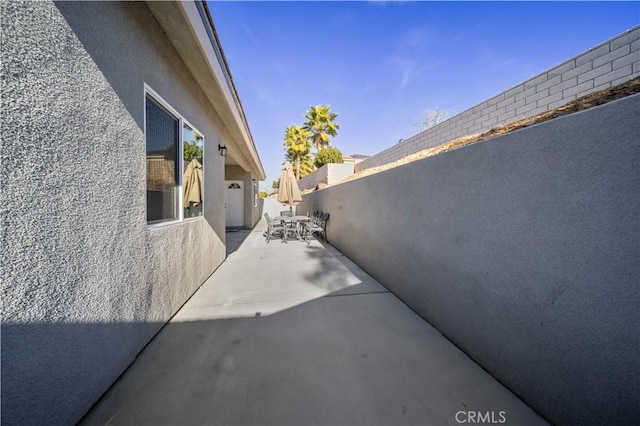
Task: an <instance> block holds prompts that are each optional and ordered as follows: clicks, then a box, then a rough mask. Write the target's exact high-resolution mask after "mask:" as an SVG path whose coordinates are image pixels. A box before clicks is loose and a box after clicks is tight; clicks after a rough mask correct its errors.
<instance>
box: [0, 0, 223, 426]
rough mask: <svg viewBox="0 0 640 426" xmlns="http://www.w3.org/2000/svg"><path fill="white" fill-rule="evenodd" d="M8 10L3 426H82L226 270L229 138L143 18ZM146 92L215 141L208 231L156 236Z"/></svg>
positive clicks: (121, 9)
mask: <svg viewBox="0 0 640 426" xmlns="http://www.w3.org/2000/svg"><path fill="white" fill-rule="evenodd" d="M1 10H2V22H3V25H2V28H1V31H2V40H3V45H2V46H3V47H2V51H1V55H2V81H3V84H2V103H3V120H2V124H1V125H2V142H1V143H2V146H1V150H0V151H1V157H0V159H1V161H2V167H0V177H1V180H2V190H1V192H0V212H1V215H2V223H3V226H2V234H1V238H2V240H1V243H0V245H2V247H3V251H2V258H1V259H2V260H1V265H0V266H1V269H2V274H1V276H2V281H3V283H2V302H1V303H2V423H3V424H5V423H6V424H21V425H28V424H51V425H55V424H73V423H75V422H76V421H78V420H79V419H80V418H81V416H82V415H83V413H85V412H86V410H88V409H89V408H90V407H91V405H92V404H93V403H94V402H95V401H96V400H97V399H98V398H99V397H100V396H101V395H102V394H103V393H104V391H106V390H107V388H108V387H109V386H110V385H111V384H112V383H113V382H114V381H115V380H116V379H117V377H118V376H119V375H120V374H121V373H122V372H123V371H124V369H125V368H126V367H127V366H128V365H129V364H130V363H131V362H132V361H133V359H134V358H135V356H136V354H137V353H138V352H139V351H140V350H141V349H142V348H143V347H144V346H145V344H146V343H147V342H149V340H150V339H151V338H152V337H153V336H154V335H155V333H157V332H158V330H159V329H160V328H161V327H162V325H163V324H164V323H165V322H166V321H168V320H169V319H170V317H171V316H172V315H173V314H174V313H175V312H176V311H177V310H178V309H179V308H180V306H181V305H182V304H183V303H184V302H185V301H186V300H187V299H188V298H189V297H190V295H191V294H193V292H194V291H195V290H196V289H197V288H198V287H199V286H200V285H201V284H202V283H203V282H204V281H205V279H206V278H207V277H208V276H210V275H211V274H212V273H213V272H214V270H215V269H216V268H217V267H218V266H219V265H220V264H221V263H222V262H223V260H224V258H225V215H224V192H223V189H224V185H223V183H224V179H225V176H224V162H223V158H222V157H220V155H218V150H217V146H218V144H222V145H224V144H225V142H226V141H225V136H224V135H225V130H224V129H222V128H220V127H219V125H218V124H217V123H219V117H217V114H216V110H215V108H214V106H212V105H211V103H210V102H209V101H208V98H207V97H206V96H205V95H204V94H203V92H202V91H201V89H200V87H199V86H198V85H197V84H196V83H194V80H193V78H192V76H191V75H190V74H189V71H188V70H187V68H186V66H185V64H184V63H183V61H182V59H181V56H180V54H179V53H178V52H177V51H176V50H175V48H174V47H173V45H172V44H171V43H170V42H169V40H168V39H167V38H166V35H165V33H164V31H163V30H162V28H161V27H160V26H159V25H158V23H157V22H156V20H155V19H154V17H153V15H152V14H151V13H150V11H149V9H148V8H147V6H146V5H145V4H144V3H138V2H61V3H53V2H50V1H46V2H4V3H3V4H2V9H1ZM145 83H146V84H147V85H148V86H149V87H150V88H152V89H153V90H154V91H155V92H157V93H158V94H159V95H160V96H162V97H163V98H164V100H166V101H167V102H168V103H169V104H170V105H171V106H172V107H173V108H174V109H176V110H177V111H178V112H179V113H180V114H181V115H182V116H183V117H184V118H185V119H186V120H188V121H189V122H190V123H191V124H192V125H193V126H195V127H196V128H197V129H198V130H199V131H200V132H201V133H202V134H203V135H204V138H205V147H204V151H205V157H204V181H205V184H204V188H205V198H204V217H202V218H197V219H191V220H187V221H184V222H181V223H174V224H168V225H165V226H160V227H155V228H149V227H148V226H147V222H146V211H145V209H146V207H145V185H146V167H145V138H144V111H145V108H144V105H145V103H144V84H145ZM216 120H218V121H216Z"/></svg>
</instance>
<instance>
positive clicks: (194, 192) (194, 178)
mask: <svg viewBox="0 0 640 426" xmlns="http://www.w3.org/2000/svg"><path fill="white" fill-rule="evenodd" d="M182 184H183V185H184V200H183V201H184V206H185V207H189V206H190V205H191V204H196V205H197V204H200V203H202V164H200V162H199V161H198V160H196V159H193V160H191V162H190V163H189V165H188V166H187V170H185V171H184V176H183V179H182Z"/></svg>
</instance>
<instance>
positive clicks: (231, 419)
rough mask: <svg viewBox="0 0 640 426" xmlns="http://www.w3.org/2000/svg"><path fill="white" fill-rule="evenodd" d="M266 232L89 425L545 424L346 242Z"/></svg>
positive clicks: (141, 360)
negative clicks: (344, 249)
mask: <svg viewBox="0 0 640 426" xmlns="http://www.w3.org/2000/svg"><path fill="white" fill-rule="evenodd" d="M265 201H266V203H265V211H268V212H269V213H270V214H274V215H277V213H278V211H279V210H281V206H280V205H279V204H277V203H276V202H275V201H273V200H265ZM264 230H265V224H264V220H262V221H261V222H260V223H259V224H258V225H257V226H256V228H254V229H253V230H252V231H238V232H229V233H227V250H228V258H227V260H226V261H225V262H224V263H223V264H222V265H221V266H220V268H219V269H218V270H217V271H216V272H215V273H214V274H213V275H212V276H211V277H210V278H209V279H208V280H207V282H206V283H205V284H204V285H203V286H202V287H201V288H200V290H198V292H197V293H196V294H195V295H194V296H193V297H192V298H191V299H190V300H189V301H188V302H187V303H186V304H185V306H184V307H183V308H182V309H181V310H180V311H179V312H178V313H177V314H176V315H175V316H174V318H173V319H172V320H171V321H170V322H169V323H168V324H167V325H166V326H165V327H164V328H163V329H162V331H161V332H160V333H159V334H158V335H157V336H156V337H155V338H154V339H153V341H152V342H151V343H150V344H149V345H148V346H147V347H146V348H145V349H144V351H143V352H142V353H141V354H140V355H139V357H138V358H137V360H136V361H135V362H134V363H133V364H132V365H131V367H130V368H129V369H128V370H127V371H126V372H125V373H124V374H123V375H122V376H121V378H120V379H119V380H118V381H117V382H116V383H115V384H114V385H113V386H112V387H111V389H110V390H109V391H108V392H107V393H106V394H105V395H104V396H103V397H102V399H101V400H100V401H99V402H98V403H97V404H96V405H95V406H94V407H93V408H92V410H91V411H90V412H89V413H88V414H87V415H86V416H85V417H84V418H83V420H82V422H81V424H87V425H93V424H99V425H106V424H109V425H132V424H137V425H405V424H412V425H448V424H451V425H456V424H464V423H473V422H470V421H469V420H471V415H470V414H469V413H470V412H471V413H477V412H480V413H482V415H483V416H486V415H487V414H486V413H489V415H491V416H492V418H491V419H489V421H488V422H487V423H490V422H491V420H493V421H494V423H503V424H515V425H529V424H531V425H534V424H546V422H545V421H544V420H543V419H542V418H541V417H540V416H538V415H537V414H536V413H535V412H534V411H533V410H532V409H531V408H529V407H528V406H527V405H525V404H524V403H523V402H522V401H521V400H520V399H518V398H517V397H516V396H515V395H513V394H512V393H511V392H510V391H509V390H507V389H506V388H505V387H504V386H503V385H502V384H500V383H499V382H498V381H496V380H495V379H494V378H493V377H492V376H490V375H489V374H488V373H487V372H486V371H484V370H483V369H482V368H481V367H480V366H478V365H477V364H476V363H475V362H473V361H472V360H471V359H470V358H469V357H467V356H466V355H465V354H464V353H463V352H462V351H460V350H459V349H458V348H457V347H456V346H454V345H453V344H452V343H450V342H449V341H448V340H447V339H445V338H444V337H443V336H442V335H441V334H440V333H439V332H438V331H437V330H435V329H434V328H433V327H431V326H430V325H429V324H428V323H427V322H425V321H424V320H423V319H422V318H420V317H419V316H418V315H416V314H415V313H414V312H413V311H411V309H409V308H408V307H407V306H406V305H404V304H403V303H402V302H401V301H400V300H399V299H397V298H396V297H395V296H394V295H393V294H391V293H390V292H389V291H387V289H385V288H384V287H383V286H382V285H381V284H380V283H378V282H377V281H376V280H374V279H373V278H372V277H370V276H369V275H367V274H366V273H365V272H364V271H362V270H361V269H360V268H358V266H357V265H355V264H354V263H353V262H351V261H350V260H349V259H348V258H347V257H345V256H343V255H342V254H341V253H340V252H339V251H337V250H336V249H335V248H333V247H331V246H330V245H328V244H323V243H321V242H318V241H312V243H311V244H310V245H307V244H306V243H303V242H298V241H291V242H289V243H288V244H283V243H281V242H280V241H278V240H273V241H271V242H270V243H269V244H267V243H266V242H265V240H264V238H263V236H262V234H263V232H264ZM501 412H502V413H501ZM472 415H473V416H474V419H476V417H475V416H476V414H472ZM485 419H486V417H485ZM503 419H504V420H506V423H505V422H502V421H500V420H503Z"/></svg>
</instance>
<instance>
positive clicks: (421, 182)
mask: <svg viewBox="0 0 640 426" xmlns="http://www.w3.org/2000/svg"><path fill="white" fill-rule="evenodd" d="M639 111H640V95H634V96H630V97H627V98H624V99H621V100H618V101H615V102H612V103H609V104H606V105H603V106H600V107H595V108H592V109H589V110H586V111H583V112H579V113H576V114H572V115H569V116H565V117H561V118H557V119H555V120H552V121H549V122H546V123H541V124H538V125H535V126H532V127H530V128H525V129H522V130H518V131H515V132H513V133H510V134H506V135H503V136H500V137H497V138H494V139H492V140H489V141H485V142H482V143H478V144H474V145H469V146H467V147H464V148H461V149H458V150H454V151H451V152H447V153H444V154H440V155H437V156H434V157H430V158H425V159H423V160H420V161H416V162H414V163H410V164H407V165H405V166H402V167H397V168H393V169H390V170H388V171H385V172H382V173H378V174H374V175H371V176H367V177H363V178H360V179H357V180H354V181H351V182H347V183H344V184H340V185H336V186H332V187H328V188H326V189H323V190H321V191H316V192H313V193H310V194H307V195H305V196H304V201H303V203H302V204H301V205H300V206H299V209H300V210H301V211H314V210H322V211H325V212H329V213H330V214H331V217H330V219H329V222H328V224H327V235H328V238H329V241H330V242H331V243H332V244H333V245H334V246H335V247H337V248H338V249H339V250H340V251H342V252H343V253H344V254H345V255H347V256H348V257H350V258H351V259H353V260H354V261H355V262H356V263H357V264H358V265H360V266H361V267H362V268H363V269H365V270H366V271H367V272H368V273H369V274H371V275H372V276H374V277H375V278H376V279H378V280H379V281H380V282H382V283H383V284H384V285H385V286H386V287H387V288H388V289H390V290H391V291H392V292H393V293H394V294H396V295H397V296H398V297H400V298H401V299H402V300H403V301H404V302H405V303H406V304H407V305H409V306H410V307H411V308H412V309H413V310H415V311H416V312H417V313H418V314H420V315H421V316H422V317H424V318H425V319H426V320H427V321H429V322H430V323H431V324H432V325H433V326H435V327H436V328H437V329H438V330H439V331H440V332H442V333H443V334H444V335H445V336H447V337H448V338H449V339H450V340H452V341H453V342H454V343H455V344H456V345H458V346H459V347H460V348H462V349H463V350H464V351H465V352H466V353H467V354H469V355H470V356H471V357H472V358H473V359H474V360H475V361H476V362H478V363H479V364H480V365H482V366H483V367H484V368H485V369H486V370H487V371H489V372H490V373H491V374H492V375H494V376H495V377H496V378H497V379H498V380H500V381H501V382H502V383H504V384H505V385H506V386H507V387H509V388H510V389H511V390H512V391H514V392H515V393H516V394H517V395H518V396H520V397H521V398H522V399H523V400H524V401H525V402H527V403H528V404H529V405H530V406H532V407H533V408H534V409H535V410H537V411H538V412H539V413H540V414H541V415H543V416H544V417H546V418H547V419H548V420H550V421H551V422H553V423H556V424H572V425H577V424H580V425H603V424H615V425H624V424H629V425H636V424H639V423H640V408H639V404H640V402H639V400H638V395H639V394H640V371H639V370H640V363H639V362H638V360H640V344H639V343H640V342H639V337H640V335H639V334H638V324H640V309H638V307H639V306H640V300H639V295H638V283H639V282H640V268H639V267H638V259H640V245H639V244H638V237H639V234H638V233H639V230H640V197H639V196H638V188H640V174H639V173H638V170H640V138H639V137H638V135H640V119H639ZM499 408H500V407H496V409H499ZM507 417H508V413H507Z"/></svg>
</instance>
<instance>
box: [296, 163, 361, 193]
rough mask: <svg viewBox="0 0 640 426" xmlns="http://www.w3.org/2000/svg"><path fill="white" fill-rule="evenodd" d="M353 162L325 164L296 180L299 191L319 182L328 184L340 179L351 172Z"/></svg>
mask: <svg viewBox="0 0 640 426" xmlns="http://www.w3.org/2000/svg"><path fill="white" fill-rule="evenodd" d="M353 170H354V164H353V163H344V164H325V165H324V166H322V167H320V168H319V169H317V170H314V171H313V172H312V173H310V174H308V175H307V176H305V177H303V178H302V179H300V180H299V181H298V187H299V188H300V190H301V191H303V190H305V189H313V188H315V187H316V185H317V184H319V183H325V184H330V183H334V182H338V181H341V180H342V179H345V178H347V177H349V176H351V175H352V174H353Z"/></svg>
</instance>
